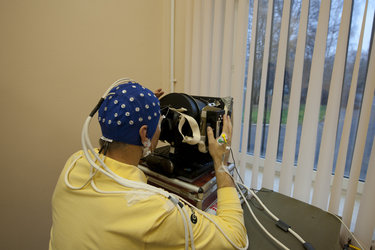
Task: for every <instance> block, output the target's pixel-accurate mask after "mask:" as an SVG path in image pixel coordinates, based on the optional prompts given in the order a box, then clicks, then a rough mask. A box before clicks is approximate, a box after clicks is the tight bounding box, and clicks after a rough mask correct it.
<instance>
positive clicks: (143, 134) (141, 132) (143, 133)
mask: <svg viewBox="0 0 375 250" xmlns="http://www.w3.org/2000/svg"><path fill="white" fill-rule="evenodd" d="M146 135H147V125H143V126H142V127H141V128H140V129H139V136H140V137H141V142H142V143H143V142H144V141H146V140H147V136H146Z"/></svg>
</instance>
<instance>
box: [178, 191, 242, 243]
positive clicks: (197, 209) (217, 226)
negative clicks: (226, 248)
mask: <svg viewBox="0 0 375 250" xmlns="http://www.w3.org/2000/svg"><path fill="white" fill-rule="evenodd" d="M179 199H180V200H181V201H183V202H184V203H185V204H187V205H188V206H189V207H192V208H195V211H196V212H198V213H199V214H201V215H202V216H204V217H205V218H206V219H208V220H209V221H211V222H212V223H213V224H214V225H215V226H216V228H217V229H218V230H219V231H220V232H221V233H222V234H223V235H224V237H225V238H226V239H227V240H228V241H229V243H230V244H231V245H232V246H233V247H235V248H236V249H238V250H245V249H247V248H248V247H249V237H248V236H247V234H246V245H245V247H239V246H237V245H236V244H234V242H233V241H231V239H229V237H228V236H227V235H226V234H225V232H224V230H223V229H222V228H221V227H220V226H219V225H218V224H217V223H216V222H215V221H214V220H213V219H212V218H210V217H209V216H208V215H207V214H206V213H205V212H204V211H202V210H201V209H199V208H197V207H196V206H194V205H193V204H191V203H190V202H188V201H187V200H185V199H184V198H182V197H179Z"/></svg>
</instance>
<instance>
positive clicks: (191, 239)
mask: <svg viewBox="0 0 375 250" xmlns="http://www.w3.org/2000/svg"><path fill="white" fill-rule="evenodd" d="M182 211H183V212H184V214H185V216H186V220H187V221H189V214H188V212H187V211H186V208H185V206H184V207H183V208H182ZM189 222H190V221H189ZM188 226H189V227H188V229H189V235H190V242H191V249H192V250H195V246H194V234H193V227H192V226H191V223H188Z"/></svg>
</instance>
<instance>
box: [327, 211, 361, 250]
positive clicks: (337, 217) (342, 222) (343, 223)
mask: <svg viewBox="0 0 375 250" xmlns="http://www.w3.org/2000/svg"><path fill="white" fill-rule="evenodd" d="M327 212H328V213H330V214H331V215H333V216H335V217H336V219H338V220H339V221H340V222H341V224H342V225H344V227H345V229H346V230H347V231H348V233H349V234H350V236H352V237H353V239H354V240H355V241H356V242H357V244H358V245H359V247H360V248H361V249H365V248H364V247H362V245H361V243H360V242H359V240H358V239H357V238H356V237H355V236H354V234H353V233H352V232H351V231H350V229H349V227H348V226H347V225H346V224H345V222H344V221H343V220H342V219H341V218H340V217H339V216H337V215H336V214H334V213H332V212H330V211H327Z"/></svg>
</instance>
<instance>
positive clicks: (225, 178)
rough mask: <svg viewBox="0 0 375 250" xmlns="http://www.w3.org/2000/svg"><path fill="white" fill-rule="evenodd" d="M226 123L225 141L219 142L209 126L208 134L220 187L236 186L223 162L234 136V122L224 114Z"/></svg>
mask: <svg viewBox="0 0 375 250" xmlns="http://www.w3.org/2000/svg"><path fill="white" fill-rule="evenodd" d="M223 121H224V125H223V133H224V134H225V137H226V138H225V139H226V141H225V143H223V144H219V143H218V142H217V140H216V139H215V138H214V135H213V131H212V128H211V127H208V128H207V136H208V144H209V145H208V149H209V152H210V155H211V157H212V159H213V161H214V168H215V175H216V183H217V187H218V188H222V187H235V186H234V183H233V180H232V178H231V177H230V176H229V175H228V174H227V173H226V172H225V171H224V169H223V167H224V165H226V163H225V162H223V158H224V156H225V154H226V153H227V150H228V149H227V147H230V144H231V138H232V123H231V120H230V117H229V116H227V115H224V117H223Z"/></svg>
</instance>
